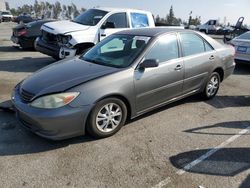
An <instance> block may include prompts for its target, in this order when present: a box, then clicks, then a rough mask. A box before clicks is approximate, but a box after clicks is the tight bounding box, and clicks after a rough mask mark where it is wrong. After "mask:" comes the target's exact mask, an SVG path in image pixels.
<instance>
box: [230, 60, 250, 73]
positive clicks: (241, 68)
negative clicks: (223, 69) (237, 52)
mask: <svg viewBox="0 0 250 188" xmlns="http://www.w3.org/2000/svg"><path fill="white" fill-rule="evenodd" d="M234 74H236V75H250V63H248V64H247V63H242V62H237V63H236V67H235V69H234Z"/></svg>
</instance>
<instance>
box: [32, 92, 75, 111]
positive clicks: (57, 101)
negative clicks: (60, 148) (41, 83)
mask: <svg viewBox="0 0 250 188" xmlns="http://www.w3.org/2000/svg"><path fill="white" fill-rule="evenodd" d="M79 94H80V93H79V92H70V93H60V94H54V95H48V96H44V97H40V98H38V99H36V100H34V101H33V102H32V103H31V106H33V107H36V108H46V109H52V108H60V107H62V106H65V105H67V104H69V103H70V102H72V101H73V100H74V99H75V98H76V97H77V96H78V95H79Z"/></svg>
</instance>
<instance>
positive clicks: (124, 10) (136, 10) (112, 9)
mask: <svg viewBox="0 0 250 188" xmlns="http://www.w3.org/2000/svg"><path fill="white" fill-rule="evenodd" d="M93 9H98V10H103V11H107V12H118V11H123V12H127V11H129V12H144V13H149V11H145V10H139V9H130V8H113V7H94V8H93Z"/></svg>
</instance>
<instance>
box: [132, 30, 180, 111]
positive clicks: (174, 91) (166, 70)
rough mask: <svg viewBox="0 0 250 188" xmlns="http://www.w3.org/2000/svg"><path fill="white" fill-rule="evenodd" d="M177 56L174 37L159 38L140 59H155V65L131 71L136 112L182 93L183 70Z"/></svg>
mask: <svg viewBox="0 0 250 188" xmlns="http://www.w3.org/2000/svg"><path fill="white" fill-rule="evenodd" d="M179 57H180V55H179V46H178V42H177V36H176V35H175V34H169V35H165V36H161V37H159V38H158V39H157V41H156V42H155V43H154V44H153V46H152V47H151V48H150V49H149V50H148V51H147V52H146V55H145V57H144V58H143V60H146V59H157V60H159V66H158V67H155V68H146V69H140V68H137V69H136V70H135V72H134V83H135V91H136V106H137V107H136V108H137V112H138V113H140V112H142V111H144V110H146V109H148V108H150V107H153V106H156V105H158V104H161V103H163V102H165V101H167V100H170V99H172V98H174V97H176V96H179V95H181V94H182V87H183V76H184V69H183V60H182V58H179Z"/></svg>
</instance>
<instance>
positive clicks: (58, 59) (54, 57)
mask: <svg viewBox="0 0 250 188" xmlns="http://www.w3.org/2000/svg"><path fill="white" fill-rule="evenodd" d="M52 58H53V59H55V60H56V61H60V60H61V58H60V57H59V56H52Z"/></svg>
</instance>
